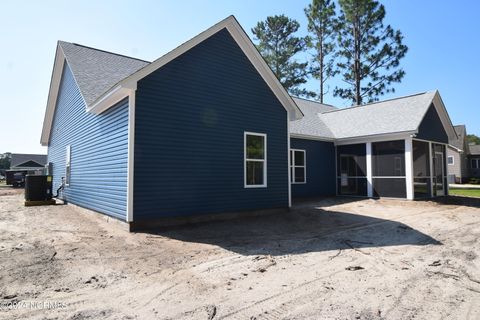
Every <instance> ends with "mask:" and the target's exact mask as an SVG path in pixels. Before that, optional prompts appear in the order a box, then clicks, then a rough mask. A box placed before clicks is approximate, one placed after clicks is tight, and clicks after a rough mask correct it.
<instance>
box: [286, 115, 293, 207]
mask: <svg viewBox="0 0 480 320" xmlns="http://www.w3.org/2000/svg"><path fill="white" fill-rule="evenodd" d="M287 153H288V157H287V158H288V161H287V170H288V207H289V208H291V207H292V169H290V165H291V164H292V163H291V161H292V159H290V158H291V157H290V119H289V118H288V117H287Z"/></svg>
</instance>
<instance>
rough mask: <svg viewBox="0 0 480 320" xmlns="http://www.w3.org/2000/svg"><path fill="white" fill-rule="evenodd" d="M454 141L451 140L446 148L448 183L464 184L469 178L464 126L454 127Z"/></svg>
mask: <svg viewBox="0 0 480 320" xmlns="http://www.w3.org/2000/svg"><path fill="white" fill-rule="evenodd" d="M454 128H455V132H456V133H457V138H456V139H451V140H450V141H449V145H448V147H447V168H448V181H449V183H465V182H467V181H468V178H469V176H470V173H469V171H470V170H469V167H470V165H469V163H468V154H469V147H468V140H467V130H466V127H465V125H463V124H462V125H458V126H454Z"/></svg>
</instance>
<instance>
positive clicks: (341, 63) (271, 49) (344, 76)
mask: <svg viewBox="0 0 480 320" xmlns="http://www.w3.org/2000/svg"><path fill="white" fill-rule="evenodd" d="M304 11H305V16H306V18H307V22H308V26H307V30H308V34H307V35H305V36H300V35H298V30H299V28H300V24H299V22H298V21H296V20H295V19H291V18H289V17H287V16H286V15H275V16H269V17H267V18H266V20H265V21H260V22H258V23H257V25H256V26H255V27H254V28H252V33H253V35H254V40H255V42H256V46H257V49H258V50H259V52H260V54H261V55H262V56H263V57H264V58H265V60H266V62H267V63H268V65H269V66H270V68H271V69H272V71H273V73H274V74H275V75H276V76H277V78H278V79H279V80H280V82H281V83H282V85H283V86H284V87H285V89H287V91H288V92H289V93H290V94H292V95H295V96H300V97H307V98H313V99H315V100H317V101H319V102H320V103H323V102H324V99H325V96H326V94H328V92H329V88H330V86H329V85H328V83H329V81H331V80H332V79H333V78H334V77H339V78H340V79H341V80H342V81H341V83H342V84H343V85H340V86H335V88H333V92H332V93H333V96H335V97H340V98H342V99H346V100H349V101H351V102H352V103H353V104H355V105H361V104H364V103H369V102H374V101H378V100H379V97H380V96H382V95H384V94H387V93H391V92H395V88H394V86H393V85H394V84H395V83H399V82H401V80H402V78H403V77H404V76H405V71H404V70H403V69H402V68H401V67H400V60H401V59H402V58H403V57H405V54H406V53H407V51H408V47H407V46H406V45H405V44H403V38H404V37H403V35H402V33H401V32H400V30H395V29H394V28H392V27H391V26H390V25H384V23H383V20H384V18H385V15H386V11H385V7H384V5H382V4H380V3H379V2H378V1H375V0H338V2H337V3H336V2H334V1H332V0H313V1H312V2H311V3H310V4H309V5H308V6H307V7H306V8H305V9H304ZM302 52H306V53H308V54H309V57H310V58H309V59H308V60H306V61H300V60H299V59H297V56H298V54H299V53H302ZM309 77H312V78H313V79H315V80H316V81H318V91H310V90H307V89H306V88H304V87H303V85H304V84H305V83H306V82H307V80H308V78H309Z"/></svg>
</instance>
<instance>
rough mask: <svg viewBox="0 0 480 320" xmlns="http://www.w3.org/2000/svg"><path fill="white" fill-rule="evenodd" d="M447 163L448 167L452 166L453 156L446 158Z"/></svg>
mask: <svg viewBox="0 0 480 320" xmlns="http://www.w3.org/2000/svg"><path fill="white" fill-rule="evenodd" d="M447 163H448V165H449V166H453V164H454V161H453V156H448V157H447Z"/></svg>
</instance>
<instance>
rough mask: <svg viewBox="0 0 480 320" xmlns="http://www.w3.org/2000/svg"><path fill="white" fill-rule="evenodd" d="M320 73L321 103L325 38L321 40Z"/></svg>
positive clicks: (321, 101) (321, 99)
mask: <svg viewBox="0 0 480 320" xmlns="http://www.w3.org/2000/svg"><path fill="white" fill-rule="evenodd" d="M319 60H320V61H319V62H320V75H319V80H320V100H319V102H320V103H323V68H324V65H323V39H321V40H320V59H319Z"/></svg>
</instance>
